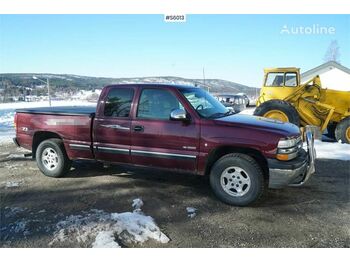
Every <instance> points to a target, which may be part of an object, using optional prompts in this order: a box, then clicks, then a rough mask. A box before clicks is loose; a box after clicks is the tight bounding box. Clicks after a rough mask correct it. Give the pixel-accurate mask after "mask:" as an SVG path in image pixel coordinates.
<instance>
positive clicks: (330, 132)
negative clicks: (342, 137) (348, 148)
mask: <svg viewBox="0 0 350 262" xmlns="http://www.w3.org/2000/svg"><path fill="white" fill-rule="evenodd" d="M336 126H337V124H336V123H331V124H329V125H328V126H327V136H328V137H329V138H333V139H335V128H336Z"/></svg>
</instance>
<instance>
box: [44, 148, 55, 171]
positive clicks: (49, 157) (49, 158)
mask: <svg viewBox="0 0 350 262" xmlns="http://www.w3.org/2000/svg"><path fill="white" fill-rule="evenodd" d="M58 161H59V160H58V155H57V152H56V151H55V150H54V149H53V148H51V147H48V148H45V149H44V151H43V153H42V154H41V162H42V163H43V165H44V166H45V168H46V169H48V170H54V169H55V168H56V167H57V166H58Z"/></svg>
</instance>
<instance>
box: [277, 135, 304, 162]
mask: <svg viewBox="0 0 350 262" xmlns="http://www.w3.org/2000/svg"><path fill="white" fill-rule="evenodd" d="M301 147H302V139H301V136H299V137H294V138H282V139H280V141H279V142H278V145H277V156H276V158H277V159H278V160H283V161H288V160H292V159H294V158H296V157H297V155H298V151H299V149H300V148H301Z"/></svg>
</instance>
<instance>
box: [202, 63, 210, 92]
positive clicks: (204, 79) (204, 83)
mask: <svg viewBox="0 0 350 262" xmlns="http://www.w3.org/2000/svg"><path fill="white" fill-rule="evenodd" d="M203 85H204V86H205V72H204V66H203ZM207 88H208V93H209V86H207Z"/></svg>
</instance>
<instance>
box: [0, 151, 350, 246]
mask: <svg viewBox="0 0 350 262" xmlns="http://www.w3.org/2000/svg"><path fill="white" fill-rule="evenodd" d="M21 154H23V152H21V151H19V150H18V149H16V148H15V147H14V146H12V145H7V146H1V149H0V190H1V192H0V208H1V221H0V230H1V231H0V233H1V235H0V246H1V247H47V246H48V243H49V242H50V241H51V240H52V237H53V231H54V229H55V225H56V223H57V222H58V221H60V220H62V219H63V218H65V217H66V216H69V215H78V214H81V213H82V212H83V211H89V210H91V209H99V210H104V211H106V212H125V211H130V210H131V202H132V200H133V199H135V198H137V197H139V198H141V199H142V200H143V202H144V206H143V207H142V210H143V212H144V213H145V214H147V215H150V216H152V217H153V218H154V219H155V221H156V223H157V224H158V226H159V227H160V229H161V230H162V232H164V233H165V234H166V235H167V236H168V237H169V238H170V239H171V241H170V242H169V243H167V244H161V243H157V242H152V241H149V242H146V243H144V244H143V245H137V246H142V247H349V246H350V237H349V236H350V206H349V177H350V161H337V160H326V159H322V160H317V162H316V167H317V175H316V176H314V177H313V178H312V179H311V181H310V182H309V183H308V184H307V185H305V186H303V187H301V188H286V189H282V190H269V191H268V192H267V194H265V196H264V198H263V199H262V200H261V201H260V202H259V203H258V204H256V205H255V206H252V207H246V208H239V207H231V206H228V205H225V204H223V203H221V202H219V201H218V200H217V199H216V198H215V196H214V195H213V193H212V192H211V190H210V187H209V185H208V182H207V180H206V179H204V178H201V177H195V176H189V175H179V174H173V173H164V172H155V171H150V170H148V171H145V170H137V169H133V170H130V169H129V170H127V169H124V168H121V167H117V166H116V167H101V166H99V165H96V164H94V163H75V165H74V169H72V170H71V172H70V173H69V175H68V176H67V177H65V178H59V179H53V178H48V177H45V176H44V175H42V174H41V173H40V171H39V170H38V169H37V167H36V164H35V162H34V161H33V160H32V159H31V158H24V157H23V156H22V155H21ZM187 207H194V208H196V209H197V212H196V216H194V217H193V218H190V217H188V214H187V212H186V208H187ZM70 246H76V247H79V246H84V245H83V244H81V243H77V242H75V241H74V240H72V243H71V244H70Z"/></svg>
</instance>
